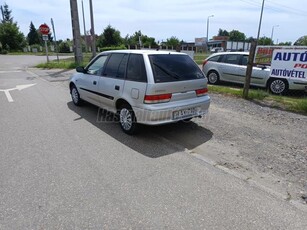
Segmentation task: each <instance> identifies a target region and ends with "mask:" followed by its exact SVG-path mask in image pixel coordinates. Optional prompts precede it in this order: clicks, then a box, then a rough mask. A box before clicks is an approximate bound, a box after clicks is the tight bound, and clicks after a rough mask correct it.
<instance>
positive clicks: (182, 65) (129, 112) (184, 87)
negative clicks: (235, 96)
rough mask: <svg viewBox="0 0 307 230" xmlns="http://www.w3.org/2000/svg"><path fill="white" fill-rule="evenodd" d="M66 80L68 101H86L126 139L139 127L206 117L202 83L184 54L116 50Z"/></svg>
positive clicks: (207, 101) (206, 98)
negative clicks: (106, 114)
mask: <svg viewBox="0 0 307 230" xmlns="http://www.w3.org/2000/svg"><path fill="white" fill-rule="evenodd" d="M76 71H77V73H75V74H74V75H73V76H72V78H71V79H70V83H69V88H70V93H71V97H72V101H73V103H74V104H75V105H77V106H78V105H80V103H81V102H82V101H87V102H89V103H92V104H94V105H96V106H98V107H100V108H103V109H105V110H108V111H110V112H112V113H114V114H116V115H118V117H119V124H120V126H121V128H122V130H123V131H124V132H125V133H127V134H133V133H135V132H136V131H137V128H138V125H139V124H145V125H161V124H167V123H172V122H177V121H180V120H185V121H187V120H190V119H192V118H193V117H200V116H202V115H204V114H206V113H207V112H208V108H209V105H210V97H209V96H208V89H207V79H206V77H205V75H204V73H203V72H202V71H201V69H200V68H199V67H198V65H197V64H196V63H195V62H194V61H193V60H192V59H191V58H190V57H189V56H188V55H187V54H184V53H178V52H166V51H148V50H146V51H145V50H117V51H106V52H102V53H100V54H98V55H97V56H96V57H95V58H94V59H93V60H92V61H91V62H90V63H89V64H88V65H87V66H86V67H85V68H83V67H77V69H76Z"/></svg>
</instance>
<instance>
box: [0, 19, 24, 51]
mask: <svg viewBox="0 0 307 230" xmlns="http://www.w3.org/2000/svg"><path fill="white" fill-rule="evenodd" d="M0 42H1V44H2V47H3V48H4V49H7V50H20V49H22V48H23V47H25V45H26V42H25V37H24V35H23V34H22V33H21V32H20V31H19V28H18V26H17V24H16V23H2V24H0Z"/></svg>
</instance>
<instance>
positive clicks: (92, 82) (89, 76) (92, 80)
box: [77, 55, 108, 106]
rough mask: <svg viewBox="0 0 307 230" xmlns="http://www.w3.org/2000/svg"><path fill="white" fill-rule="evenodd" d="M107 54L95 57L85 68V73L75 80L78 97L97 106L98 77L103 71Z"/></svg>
mask: <svg viewBox="0 0 307 230" xmlns="http://www.w3.org/2000/svg"><path fill="white" fill-rule="evenodd" d="M107 57H108V56H107V55H101V56H98V57H96V58H95V59H94V60H93V61H92V62H90V63H89V65H88V66H87V67H86V68H85V73H84V74H83V76H82V77H81V78H79V79H78V80H77V85H78V88H79V93H80V97H81V98H82V99H84V100H85V101H88V102H90V103H92V104H94V105H97V106H99V78H100V75H101V73H102V71H103V67H104V64H105V61H106V60H107Z"/></svg>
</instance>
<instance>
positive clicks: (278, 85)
mask: <svg viewBox="0 0 307 230" xmlns="http://www.w3.org/2000/svg"><path fill="white" fill-rule="evenodd" d="M285 89H286V84H285V83H284V82H283V81H282V80H275V81H272V83H271V90H272V92H273V93H277V94H278V93H282V92H283V91H284V90H285Z"/></svg>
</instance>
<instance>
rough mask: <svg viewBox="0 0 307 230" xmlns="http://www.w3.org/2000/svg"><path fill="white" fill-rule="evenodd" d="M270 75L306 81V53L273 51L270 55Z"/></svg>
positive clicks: (284, 50) (282, 50)
mask: <svg viewBox="0 0 307 230" xmlns="http://www.w3.org/2000/svg"><path fill="white" fill-rule="evenodd" d="M270 75H271V76H272V77H279V78H289V79H300V80H305V81H307V51H306V50H289V49H275V50H274V51H273V55H272V63H271V73H270Z"/></svg>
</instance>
